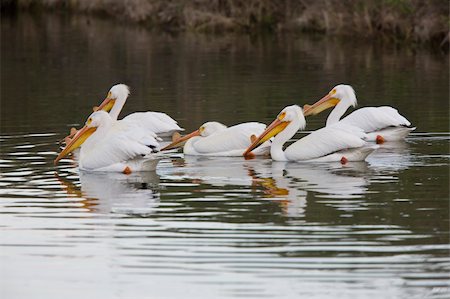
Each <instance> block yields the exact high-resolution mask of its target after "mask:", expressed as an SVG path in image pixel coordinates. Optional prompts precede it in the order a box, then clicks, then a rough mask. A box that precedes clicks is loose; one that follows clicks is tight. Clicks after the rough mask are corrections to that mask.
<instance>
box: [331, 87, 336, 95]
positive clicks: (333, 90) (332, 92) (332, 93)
mask: <svg viewBox="0 0 450 299" xmlns="http://www.w3.org/2000/svg"><path fill="white" fill-rule="evenodd" d="M335 93H336V88H333V89H332V90H331V91H330V96H332V95H334V94H335Z"/></svg>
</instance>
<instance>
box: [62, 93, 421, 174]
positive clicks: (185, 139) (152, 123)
mask: <svg viewBox="0 0 450 299" xmlns="http://www.w3.org/2000/svg"><path fill="white" fill-rule="evenodd" d="M128 96H129V88H128V86H126V85H124V84H118V85H115V86H113V87H112V88H111V89H110V91H109V92H108V95H107V97H106V98H105V100H104V101H103V102H102V103H101V104H100V106H98V107H94V113H92V114H91V115H90V116H89V118H88V120H87V121H86V124H85V126H84V127H83V128H82V129H80V130H76V129H72V130H71V134H70V135H69V136H67V137H66V138H65V139H64V141H65V143H66V146H65V148H63V150H62V151H61V153H60V154H59V155H58V157H57V158H56V159H55V164H56V163H58V161H59V160H61V159H62V158H64V157H65V156H67V155H68V154H70V153H72V152H74V151H76V152H78V151H79V153H78V154H77V156H78V165H79V168H80V169H81V170H85V171H105V172H106V171H113V172H123V173H125V174H129V173H131V172H136V171H153V170H155V169H156V165H157V164H158V162H159V160H160V159H161V157H162V155H163V153H164V151H168V150H171V152H173V150H174V149H175V148H179V147H183V152H184V154H185V155H197V156H216V157H221V156H228V157H229V156H241V157H242V156H244V157H246V158H250V157H253V156H255V155H270V156H271V158H272V159H273V160H275V161H297V162H337V161H340V162H341V163H343V164H345V163H347V162H348V161H363V160H365V159H366V158H367V156H368V155H370V154H371V153H372V152H373V151H374V150H376V149H377V147H378V145H377V144H381V143H384V142H387V141H398V140H402V139H404V138H405V137H406V136H407V135H408V134H409V133H410V132H411V131H413V130H414V129H415V128H413V127H411V123H410V122H409V121H408V120H407V119H406V118H405V117H403V116H402V115H400V114H399V113H398V111H397V110H396V109H394V108H392V107H389V106H383V107H365V108H360V109H357V110H355V111H354V112H352V113H351V114H349V115H348V116H346V117H344V118H342V119H341V117H342V116H343V115H344V113H345V112H346V111H347V109H348V108H350V106H353V107H355V106H356V95H355V91H354V90H353V88H352V87H351V86H350V85H337V86H335V87H334V88H333V89H332V90H331V91H330V92H329V93H328V94H327V95H325V96H324V97H323V98H322V99H320V100H319V101H317V102H316V103H314V104H313V105H304V107H303V108H301V107H300V106H298V105H292V106H287V107H285V108H284V109H283V110H281V112H280V113H279V114H278V115H277V117H276V119H275V120H274V121H273V122H272V123H271V124H270V125H269V126H266V125H265V124H263V123H258V122H247V123H242V124H237V125H234V126H231V127H227V126H225V125H223V124H221V123H219V122H214V121H211V122H207V123H205V124H203V125H202V126H201V127H200V128H199V129H198V130H195V131H194V132H192V133H190V134H187V135H185V136H181V135H180V134H179V133H178V132H180V131H183V129H182V128H181V127H180V126H179V125H178V124H177V122H176V121H175V120H174V119H172V118H171V117H170V116H168V115H167V114H165V113H161V112H136V113H132V114H130V115H128V116H126V117H124V118H123V119H121V120H118V116H119V113H120V111H121V110H122V108H123V105H124V104H125V102H126V100H127V98H128ZM331 107H334V109H333V110H332V111H331V113H330V115H329V116H328V119H327V121H326V125H325V127H323V128H321V129H319V130H316V131H313V132H312V133H310V134H308V135H307V136H305V137H303V138H301V139H299V140H297V141H296V142H294V143H292V144H290V145H289V146H288V147H286V148H285V149H283V145H284V144H285V143H286V142H287V141H289V140H290V139H291V138H292V137H293V136H294V135H295V133H296V132H297V131H299V130H303V129H304V128H305V127H306V120H305V117H306V116H310V115H315V114H318V113H320V112H322V111H323V110H325V109H328V108H331ZM165 136H172V141H173V142H172V143H170V144H168V145H166V146H164V147H161V145H160V143H161V142H162V139H161V137H165Z"/></svg>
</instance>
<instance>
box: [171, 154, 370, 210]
mask: <svg viewBox="0 0 450 299" xmlns="http://www.w3.org/2000/svg"><path fill="white" fill-rule="evenodd" d="M184 161H185V164H184V165H183V166H182V167H176V168H175V167H173V168H172V167H168V168H167V169H165V170H164V171H165V174H164V175H167V176H170V178H171V179H177V178H178V179H180V180H183V179H189V180H192V181H193V182H196V183H199V182H200V183H203V184H208V185H212V186H218V187H226V186H239V187H248V190H251V192H256V193H258V192H261V193H262V195H261V197H262V198H263V199H264V198H265V199H269V200H271V201H276V202H278V203H279V204H280V206H281V208H282V211H283V213H284V214H285V215H288V216H299V215H302V214H304V212H305V210H304V209H305V207H306V204H307V202H306V198H307V195H308V192H315V193H320V194H321V195H323V196H326V197H333V198H342V199H344V198H359V197H362V196H363V194H365V193H366V192H367V190H368V184H369V182H368V180H367V179H366V178H365V174H367V172H368V171H370V169H369V168H368V163H366V162H352V163H349V164H347V165H346V166H342V165H341V163H339V162H337V163H316V164H305V163H290V162H272V161H270V160H267V159H255V160H248V161H242V159H239V158H233V157H229V158H221V159H217V158H209V157H195V156H185V158H184Z"/></svg>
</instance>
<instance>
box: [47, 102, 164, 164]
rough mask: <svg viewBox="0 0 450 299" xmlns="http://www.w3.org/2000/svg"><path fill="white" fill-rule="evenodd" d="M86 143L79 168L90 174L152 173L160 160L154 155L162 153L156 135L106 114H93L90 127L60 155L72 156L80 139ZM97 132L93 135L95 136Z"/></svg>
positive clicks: (87, 126)
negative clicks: (100, 172)
mask: <svg viewBox="0 0 450 299" xmlns="http://www.w3.org/2000/svg"><path fill="white" fill-rule="evenodd" d="M89 132H90V134H92V135H90V136H89V137H87V139H86V140H85V141H84V143H83V146H82V147H81V150H80V154H79V167H80V169H83V170H87V171H118V172H132V171H152V170H155V169H156V164H157V163H158V161H159V158H157V157H156V156H155V155H154V154H153V153H155V152H157V151H158V150H159V143H158V141H157V140H156V135H155V134H154V133H151V132H149V131H148V130H144V129H142V128H141V127H138V126H135V125H133V124H131V123H127V122H117V121H114V120H113V119H112V118H111V117H110V115H109V114H108V113H106V112H105V111H97V112H94V113H92V114H91V116H90V117H89V119H88V121H87V122H86V126H85V127H84V128H83V130H81V131H80V132H79V133H77V135H76V136H75V138H74V139H73V140H72V141H71V143H70V144H68V145H67V146H66V148H65V149H64V150H63V151H62V152H61V153H60V155H59V156H58V158H57V159H56V160H55V162H57V161H58V160H59V159H60V158H62V157H64V156H65V155H66V154H68V153H69V152H70V151H71V150H73V148H76V143H77V142H78V139H80V138H86V134H89ZM92 132H93V133H92Z"/></svg>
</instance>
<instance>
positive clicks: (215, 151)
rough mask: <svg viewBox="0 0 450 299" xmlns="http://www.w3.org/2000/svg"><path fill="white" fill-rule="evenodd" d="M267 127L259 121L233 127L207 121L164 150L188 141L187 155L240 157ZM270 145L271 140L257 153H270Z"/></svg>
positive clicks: (186, 145)
mask: <svg viewBox="0 0 450 299" xmlns="http://www.w3.org/2000/svg"><path fill="white" fill-rule="evenodd" d="M265 128H266V125H265V124H262V123H257V122H248V123H242V124H238V125H235V126H232V127H227V126H225V125H223V124H221V123H219V122H215V121H212V122H207V123H205V124H203V125H202V126H201V127H200V128H199V129H198V130H195V131H194V132H192V133H190V134H188V135H186V136H183V137H181V138H179V139H177V140H175V141H174V142H172V143H171V144H169V145H167V146H166V147H164V148H163V149H162V150H167V149H172V148H176V147H180V146H182V144H183V142H185V141H186V144H185V145H184V147H183V152H184V154H186V155H195V156H227V157H233V156H234V157H239V156H242V154H243V153H244V151H245V149H246V148H247V147H248V146H249V145H250V144H251V143H252V142H253V140H254V138H256V136H258V135H260V134H261V133H262V132H263V131H264V129H265ZM268 145H269V142H268V143H267V144H264V145H262V146H261V148H260V149H259V150H258V151H257V152H255V154H256V155H264V154H268V152H269V146H268Z"/></svg>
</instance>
